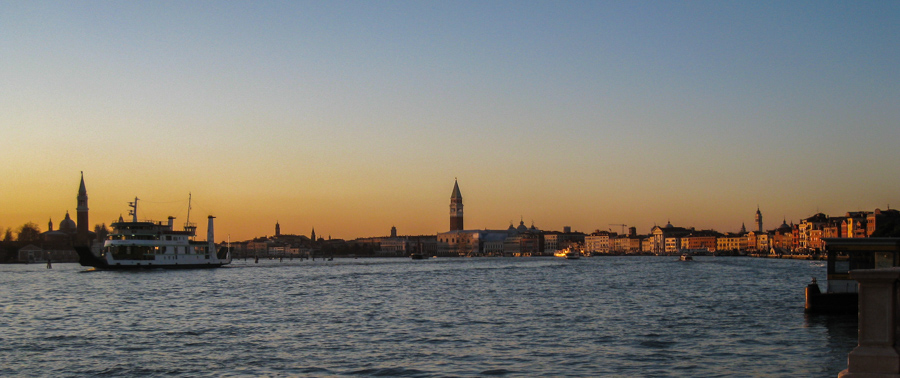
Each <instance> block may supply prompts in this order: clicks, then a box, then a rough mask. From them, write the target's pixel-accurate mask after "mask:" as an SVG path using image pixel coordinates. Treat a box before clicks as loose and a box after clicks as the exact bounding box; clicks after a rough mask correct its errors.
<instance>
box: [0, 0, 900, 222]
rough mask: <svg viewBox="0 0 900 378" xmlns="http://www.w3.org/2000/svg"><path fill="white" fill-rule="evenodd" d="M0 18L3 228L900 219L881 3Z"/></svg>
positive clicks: (9, 8) (891, 5) (45, 5)
mask: <svg viewBox="0 0 900 378" xmlns="http://www.w3.org/2000/svg"><path fill="white" fill-rule="evenodd" d="M0 10H2V11H0V57H2V59H0V72H2V73H0V87H2V88H4V90H2V91H0V114H4V115H5V117H3V119H2V120H0V128H2V129H3V130H5V131H4V133H3V137H2V142H0V143H2V145H0V147H2V148H0V156H2V157H3V160H4V161H6V162H8V163H7V164H6V167H3V168H0V169H2V172H3V175H4V177H15V178H17V179H16V180H7V182H6V183H3V184H0V190H2V191H3V192H4V193H7V194H6V195H4V199H3V200H2V202H0V207H2V208H5V209H9V210H8V211H7V213H6V214H0V227H15V226H17V225H20V224H21V223H24V222H25V221H28V220H32V221H35V222H39V223H43V222H44V219H46V218H47V217H51V216H52V217H54V218H61V215H62V214H64V211H65V210H66V209H69V210H72V209H73V208H74V195H73V194H72V193H70V192H73V191H74V190H75V189H77V179H78V172H79V171H85V176H86V180H87V182H88V187H89V190H91V193H96V194H92V196H91V203H92V211H94V212H93V213H92V214H95V215H94V216H93V217H92V222H95V223H99V222H102V221H107V222H108V221H109V220H112V218H114V217H117V215H118V213H120V212H122V211H124V210H122V209H124V208H125V206H124V205H125V202H127V201H128V199H129V198H131V197H134V196H135V195H143V196H146V197H156V198H159V199H160V200H161V201H160V202H165V201H162V200H164V199H170V198H181V197H184V196H185V195H184V194H186V193H187V192H188V191H192V192H194V193H196V194H197V195H195V198H198V197H199V198H205V199H206V203H207V206H208V209H207V210H208V211H209V212H210V213H216V214H217V216H218V217H219V218H220V224H224V225H225V227H229V228H232V229H234V231H233V232H234V233H235V234H236V235H241V236H246V237H250V236H255V235H259V234H265V233H271V231H270V229H271V228H272V225H273V224H274V222H275V220H280V222H281V223H282V225H283V229H285V228H287V229H288V231H289V232H295V233H308V230H309V229H310V228H311V227H316V228H317V230H326V231H325V232H331V233H334V234H335V236H336V237H338V236H339V237H357V236H371V235H379V234H386V233H387V232H388V230H389V229H390V227H391V226H392V225H395V226H397V227H398V229H399V230H400V233H401V234H403V233H416V234H418V233H434V232H438V231H443V230H445V229H446V227H447V226H448V225H447V224H446V223H447V222H448V220H447V218H446V217H447V215H448V213H447V211H448V208H447V205H448V204H449V202H448V201H449V194H450V189H451V188H452V185H453V178H454V177H458V178H459V179H460V187H461V189H462V191H463V195H464V197H465V198H466V219H467V220H466V224H467V227H472V228H485V227H488V228H503V227H505V226H507V225H508V223H509V221H510V220H513V221H518V219H520V217H522V218H524V219H526V221H528V220H533V221H534V222H535V223H536V225H537V226H539V227H542V228H545V229H560V228H562V226H564V225H570V226H573V227H574V228H576V229H579V230H582V231H591V230H593V229H596V228H600V229H604V228H606V227H607V225H608V224H609V223H626V224H629V225H635V226H637V227H638V230H639V232H646V231H647V230H649V228H650V227H652V225H653V224H654V223H665V222H666V221H668V220H671V221H672V222H673V223H675V224H676V225H679V226H696V227H699V228H717V229H720V230H721V231H735V230H737V228H739V227H740V223H741V222H746V223H748V224H749V223H750V222H752V219H753V218H752V217H753V213H754V212H755V210H756V206H757V205H759V206H760V208H761V209H762V211H763V213H764V215H766V218H767V224H766V226H767V227H769V226H772V227H774V226H775V225H776V222H775V221H776V220H777V221H778V222H777V223H780V220H781V218H787V219H788V220H798V219H800V218H802V217H807V216H810V215H812V214H813V213H814V212H816V211H825V212H827V213H831V214H832V215H838V214H840V213H843V212H845V211H851V210H872V209H874V208H875V207H881V208H885V207H886V206H887V205H888V204H894V203H900V201H898V190H897V188H898V184H900V178H898V176H897V174H896V172H897V169H896V147H895V145H896V141H897V140H898V137H900V127H898V125H897V123H898V119H900V117H898V116H900V110H898V108H900V107H898V106H897V104H898V103H900V101H898V100H900V70H898V69H897V67H900V30H898V29H900V26H898V25H900V22H898V21H900V3H898V2H824V1H816V2H812V1H809V2H802V1H795V2H763V1H753V2H749V1H746V2H737V1H735V2H712V1H710V2H703V1H690V2H680V1H646V2H644V1H641V2H624V1H621V2H618V1H617V2H612V1H599V2H597V1H592V2H574V1H573V2H559V1H553V2H535V1H528V2H520V1H516V2H512V1H510V2H499V1H490V2H464V1H454V2H424V1H416V2H362V1H356V2H295V1H289V2H253V3H249V2H220V1H196V2H179V1H169V2H121V3H111V2H90V1H88V2H21V1H2V2H0ZM73 181H74V182H75V184H70V183H71V182H73ZM69 186H72V187H73V188H74V189H72V190H67V189H65V188H68V187H69ZM895 206H896V205H895ZM151 208H152V206H151ZM148 210H149V209H148ZM160 211H162V210H160ZM167 215H168V214H163V213H160V214H157V217H158V218H164V217H165V216H167ZM776 218H777V219H776ZM768 221H771V222H768ZM316 225H318V226H316Z"/></svg>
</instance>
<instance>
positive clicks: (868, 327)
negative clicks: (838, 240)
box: [838, 268, 900, 378]
mask: <svg viewBox="0 0 900 378" xmlns="http://www.w3.org/2000/svg"><path fill="white" fill-rule="evenodd" d="M850 277H851V278H853V279H854V280H856V281H857V282H859V344H858V345H857V347H856V348H855V349H853V351H851V352H850V355H849V357H848V358H847V370H844V371H842V372H841V373H840V374H839V375H838V377H842V378H862V377H865V378H874V377H879V378H887V377H896V378H900V350H898V346H897V341H898V339H897V326H898V325H900V322H898V319H897V315H898V314H900V312H898V306H900V302H898V297H897V296H898V290H897V285H898V280H900V268H887V269H860V270H854V271H851V272H850Z"/></svg>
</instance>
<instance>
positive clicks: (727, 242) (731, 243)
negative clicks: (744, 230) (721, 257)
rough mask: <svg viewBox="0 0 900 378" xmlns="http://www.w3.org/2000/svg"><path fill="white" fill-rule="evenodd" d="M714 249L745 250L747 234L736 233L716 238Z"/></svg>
mask: <svg viewBox="0 0 900 378" xmlns="http://www.w3.org/2000/svg"><path fill="white" fill-rule="evenodd" d="M716 249H717V250H718V251H745V250H747V236H746V234H740V233H738V234H726V235H724V236H722V237H719V238H716Z"/></svg>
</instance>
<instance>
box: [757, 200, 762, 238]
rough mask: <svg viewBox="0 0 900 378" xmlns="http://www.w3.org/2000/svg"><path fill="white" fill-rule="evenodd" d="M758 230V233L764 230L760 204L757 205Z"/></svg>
mask: <svg viewBox="0 0 900 378" xmlns="http://www.w3.org/2000/svg"><path fill="white" fill-rule="evenodd" d="M756 232H758V233H762V232H763V226H762V213H761V212H759V206H757V207H756Z"/></svg>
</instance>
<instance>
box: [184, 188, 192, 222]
mask: <svg viewBox="0 0 900 378" xmlns="http://www.w3.org/2000/svg"><path fill="white" fill-rule="evenodd" d="M185 222H187V223H191V192H188V213H187V220H186V221H185Z"/></svg>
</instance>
